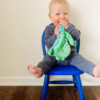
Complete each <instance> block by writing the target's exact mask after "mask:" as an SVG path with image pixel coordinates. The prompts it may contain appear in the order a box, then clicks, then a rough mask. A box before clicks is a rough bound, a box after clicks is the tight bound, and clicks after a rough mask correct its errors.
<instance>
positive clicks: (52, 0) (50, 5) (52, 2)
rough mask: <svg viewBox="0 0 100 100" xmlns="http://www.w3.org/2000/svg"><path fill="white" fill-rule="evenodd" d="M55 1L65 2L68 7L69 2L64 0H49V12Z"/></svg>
mask: <svg viewBox="0 0 100 100" xmlns="http://www.w3.org/2000/svg"><path fill="white" fill-rule="evenodd" d="M56 3H59V4H66V6H68V9H69V8H70V7H69V3H68V2H67V1H66V0H51V1H50V3H49V14H50V13H51V9H52V6H53V5H54V4H56Z"/></svg>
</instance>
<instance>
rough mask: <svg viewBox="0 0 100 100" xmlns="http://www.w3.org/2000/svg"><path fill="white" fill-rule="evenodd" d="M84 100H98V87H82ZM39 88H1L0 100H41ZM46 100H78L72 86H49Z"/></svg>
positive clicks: (99, 98) (99, 96)
mask: <svg viewBox="0 0 100 100" xmlns="http://www.w3.org/2000/svg"><path fill="white" fill-rule="evenodd" d="M83 90H84V95H85V100H100V86H84V87H83ZM41 94H42V87H41V86H1V87H0V100H41ZM47 100H79V96H78V90H77V89H76V88H75V87H73V86H49V87H48V93H47Z"/></svg>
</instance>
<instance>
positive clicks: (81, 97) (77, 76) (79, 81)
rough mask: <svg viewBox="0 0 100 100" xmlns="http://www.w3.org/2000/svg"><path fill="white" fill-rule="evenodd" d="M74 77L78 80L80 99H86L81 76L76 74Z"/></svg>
mask: <svg viewBox="0 0 100 100" xmlns="http://www.w3.org/2000/svg"><path fill="white" fill-rule="evenodd" d="M74 78H75V81H76V87H77V88H78V93H79V98H80V100H85V98H84V92H83V88H82V83H81V79H80V76H79V75H75V76H74Z"/></svg>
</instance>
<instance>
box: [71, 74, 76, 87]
mask: <svg viewBox="0 0 100 100" xmlns="http://www.w3.org/2000/svg"><path fill="white" fill-rule="evenodd" d="M72 78H73V82H74V87H76V79H75V75H72Z"/></svg>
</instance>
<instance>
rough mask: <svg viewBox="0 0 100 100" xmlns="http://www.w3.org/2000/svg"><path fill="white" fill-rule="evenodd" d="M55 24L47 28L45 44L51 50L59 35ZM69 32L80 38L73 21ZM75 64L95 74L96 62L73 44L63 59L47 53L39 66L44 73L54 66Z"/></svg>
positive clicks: (68, 29)
mask: <svg viewBox="0 0 100 100" xmlns="http://www.w3.org/2000/svg"><path fill="white" fill-rule="evenodd" d="M54 29H55V26H54V25H48V26H47V27H46V29H45V44H46V47H47V49H48V50H49V49H50V48H51V47H52V45H53V44H54V42H55V40H56V38H57V36H56V35H55V34H54ZM66 31H67V32H69V33H70V34H71V36H72V37H73V39H74V40H76V41H77V40H78V39H79V38H80V31H79V30H77V29H76V28H75V26H74V25H72V24H71V23H69V24H68V28H67V29H66ZM68 64H70V65H74V66H76V67H77V68H78V69H80V70H82V71H83V72H86V73H88V74H90V75H92V76H93V69H94V67H95V64H93V63H92V62H90V61H88V60H86V59H85V58H84V57H82V56H81V55H80V54H79V53H77V51H76V47H73V46H71V54H70V55H69V56H68V57H67V58H66V59H65V60H63V61H61V60H56V59H55V57H54V56H50V55H48V54H46V56H45V57H44V58H43V60H42V61H41V62H39V63H38V65H37V66H38V67H40V68H42V72H43V74H45V73H47V72H49V71H50V70H51V69H52V68H54V67H56V66H57V65H68Z"/></svg>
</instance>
